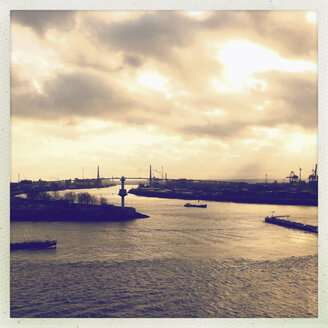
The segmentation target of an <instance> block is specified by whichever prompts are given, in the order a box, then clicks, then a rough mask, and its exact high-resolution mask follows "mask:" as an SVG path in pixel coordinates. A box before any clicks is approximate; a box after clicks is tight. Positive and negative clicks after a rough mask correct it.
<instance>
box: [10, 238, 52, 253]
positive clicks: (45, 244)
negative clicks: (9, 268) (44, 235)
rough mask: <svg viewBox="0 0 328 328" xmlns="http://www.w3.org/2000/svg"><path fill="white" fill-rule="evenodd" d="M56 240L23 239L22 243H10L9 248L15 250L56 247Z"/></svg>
mask: <svg viewBox="0 0 328 328" xmlns="http://www.w3.org/2000/svg"><path fill="white" fill-rule="evenodd" d="M56 244H57V240H44V241H24V242H22V243H10V250H11V251H17V250H21V249H45V248H46V249H49V248H56Z"/></svg>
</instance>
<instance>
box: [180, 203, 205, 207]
mask: <svg viewBox="0 0 328 328" xmlns="http://www.w3.org/2000/svg"><path fill="white" fill-rule="evenodd" d="M184 206H185V207H200V208H206V207H207V204H190V203H186V204H184Z"/></svg>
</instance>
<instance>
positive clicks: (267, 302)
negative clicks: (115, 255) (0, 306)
mask: <svg viewBox="0 0 328 328" xmlns="http://www.w3.org/2000/svg"><path fill="white" fill-rule="evenodd" d="M317 293H318V289H317V256H305V257H290V258H286V259H281V260H278V261H253V260H236V259H231V260H223V261H219V260H214V259H206V260H204V259H189V260H181V259H155V260H140V261H133V260H131V261H125V262H90V263H72V264H69V263H64V264H51V263H44V264H33V263H18V262H15V263H12V265H11V316H12V317H154V318H155V317H316V316H317V313H318V306H317Z"/></svg>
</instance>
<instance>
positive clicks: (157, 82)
mask: <svg viewBox="0 0 328 328" xmlns="http://www.w3.org/2000/svg"><path fill="white" fill-rule="evenodd" d="M138 82H139V83H140V84H142V85H144V86H146V87H148V88H151V89H155V90H158V91H163V90H164V86H165V84H166V82H167V79H165V78H164V77H163V76H161V75H160V74H158V73H157V72H153V71H147V72H142V73H140V74H139V76H138Z"/></svg>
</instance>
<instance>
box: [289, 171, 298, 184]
mask: <svg viewBox="0 0 328 328" xmlns="http://www.w3.org/2000/svg"><path fill="white" fill-rule="evenodd" d="M286 178H287V179H289V183H293V182H296V181H297V180H298V176H297V175H296V174H295V172H294V171H291V172H290V174H289V176H288V177H286Z"/></svg>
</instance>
